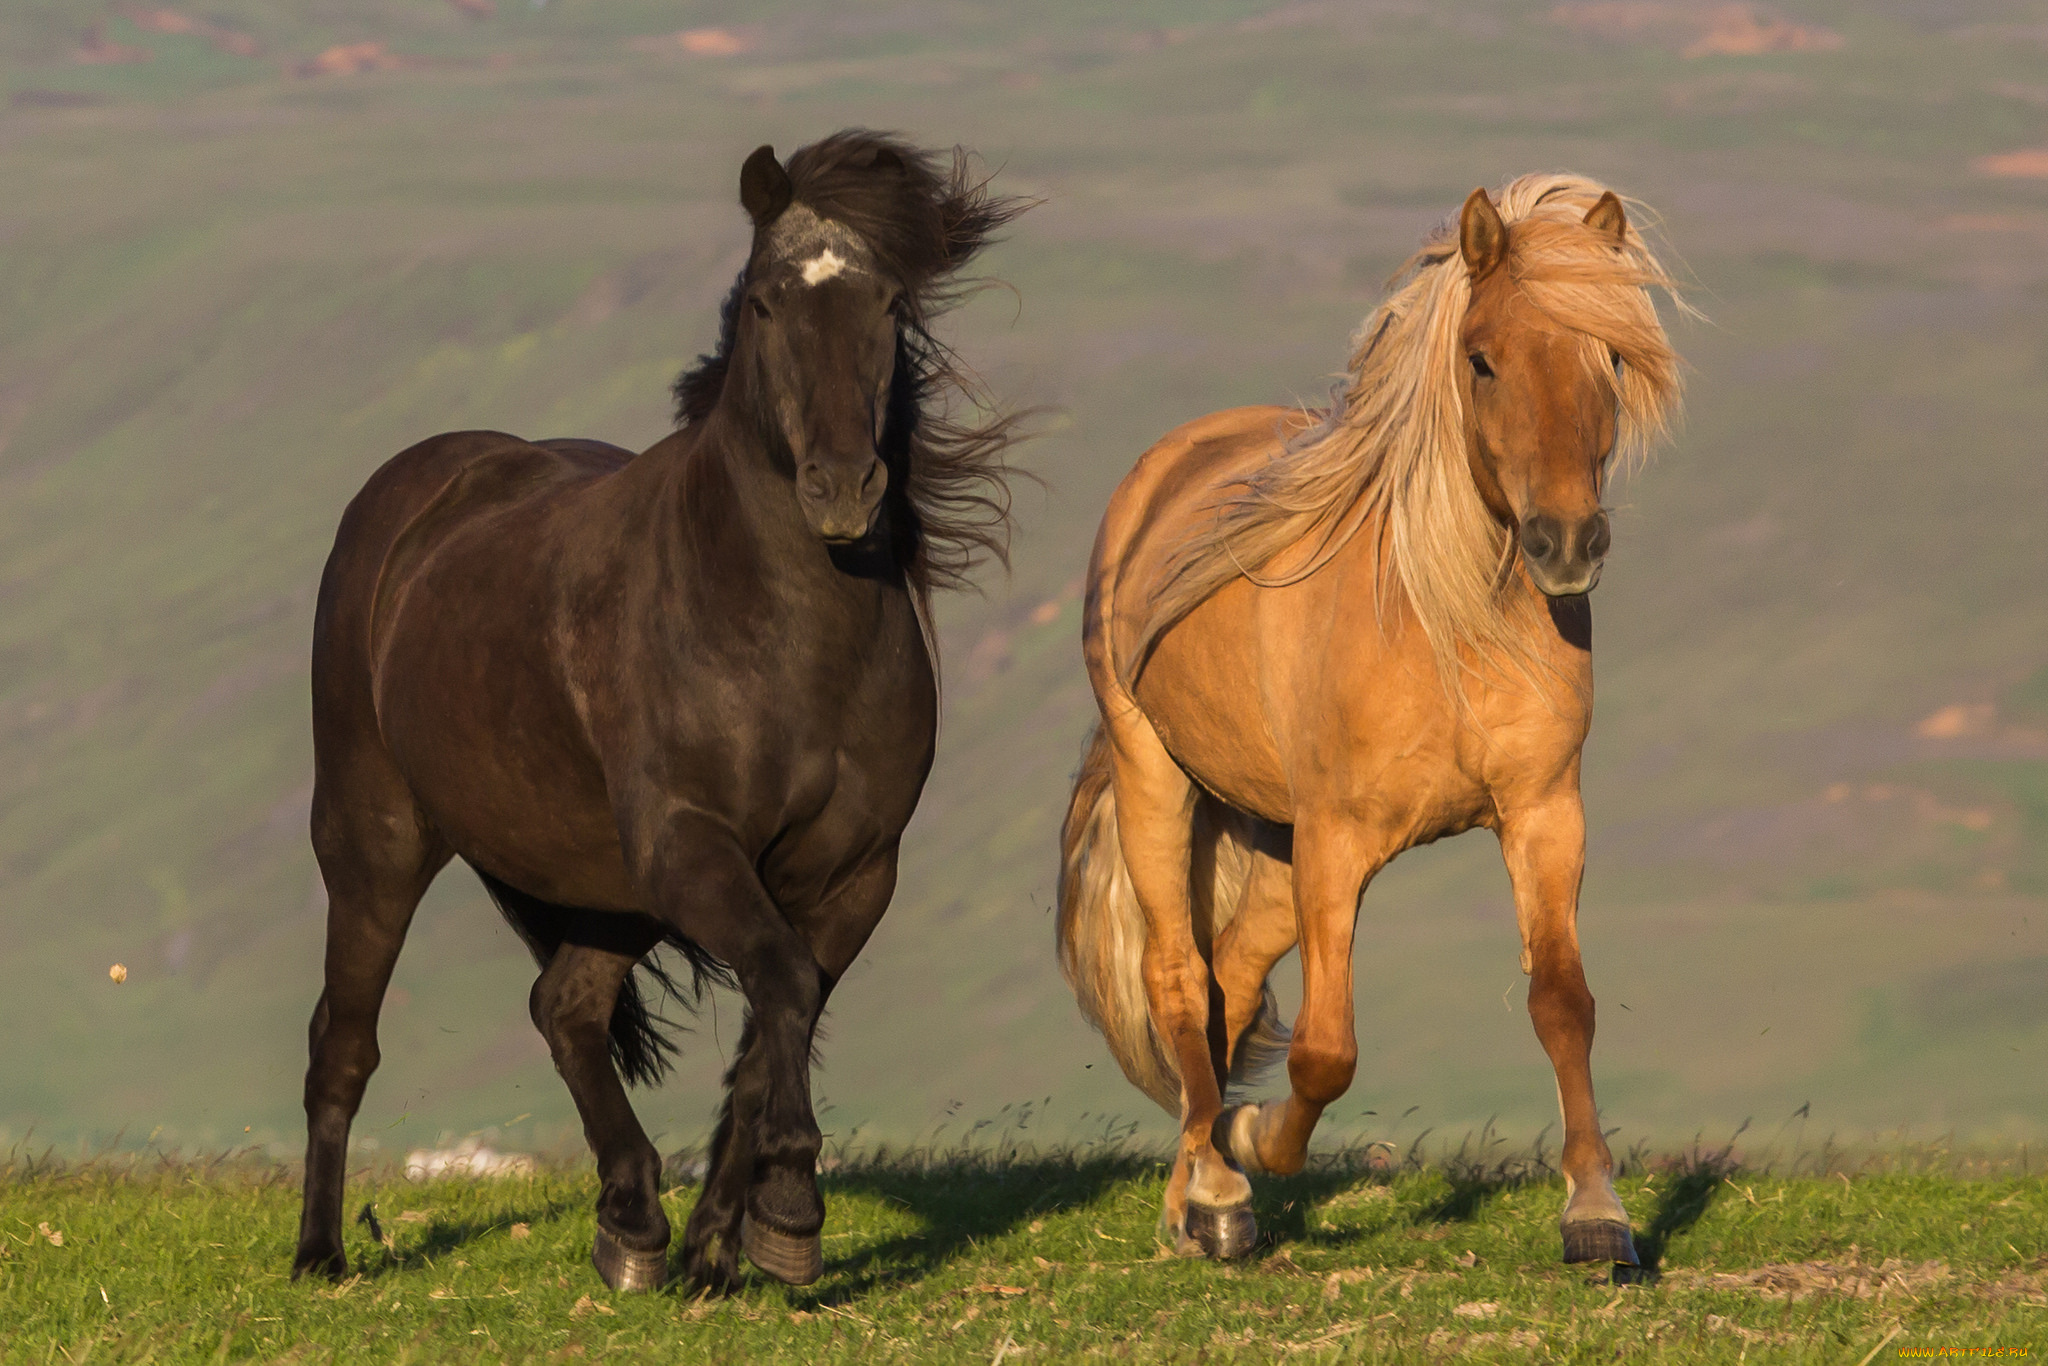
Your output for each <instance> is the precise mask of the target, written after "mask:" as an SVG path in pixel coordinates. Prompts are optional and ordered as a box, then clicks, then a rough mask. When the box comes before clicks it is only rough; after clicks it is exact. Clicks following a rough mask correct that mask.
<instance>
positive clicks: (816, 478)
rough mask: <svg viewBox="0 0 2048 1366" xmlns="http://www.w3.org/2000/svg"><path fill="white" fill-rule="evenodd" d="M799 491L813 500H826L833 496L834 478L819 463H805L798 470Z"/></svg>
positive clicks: (797, 482)
mask: <svg viewBox="0 0 2048 1366" xmlns="http://www.w3.org/2000/svg"><path fill="white" fill-rule="evenodd" d="M796 487H797V492H799V493H801V494H802V495H803V496H804V497H806V498H809V499H811V500H812V501H813V502H819V503H822V502H825V501H827V500H828V499H830V498H831V497H832V478H831V476H830V475H828V474H826V473H825V467H824V466H823V465H819V464H815V463H813V464H809V465H805V466H804V467H803V468H802V469H800V470H798V471H797V472H796Z"/></svg>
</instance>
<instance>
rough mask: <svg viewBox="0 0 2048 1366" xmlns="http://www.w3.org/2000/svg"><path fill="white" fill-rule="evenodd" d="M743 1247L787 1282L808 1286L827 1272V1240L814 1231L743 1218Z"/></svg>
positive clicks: (764, 1268)
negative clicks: (788, 1229) (783, 1228)
mask: <svg viewBox="0 0 2048 1366" xmlns="http://www.w3.org/2000/svg"><path fill="white" fill-rule="evenodd" d="M740 1250H741V1251H742V1252H744V1253H746V1254H747V1260H748V1261H750V1262H752V1263H753V1264H754V1265H755V1266H757V1267H759V1268H760V1269H761V1270H762V1271H763V1272H765V1273H766V1274H768V1275H770V1276H773V1277H774V1278H775V1279H776V1280H778V1281H781V1282H782V1283H783V1284H784V1285H809V1284H810V1283H811V1282H812V1281H815V1280H817V1279H818V1277H820V1276H822V1275H824V1274H825V1243H824V1240H823V1239H822V1238H820V1237H819V1236H818V1235H817V1234H815V1233H784V1232H782V1231H781V1230H780V1229H774V1228H770V1227H768V1225H766V1224H763V1223H758V1222H756V1221H755V1219H754V1216H753V1215H751V1214H747V1215H742V1216H741V1217H740Z"/></svg>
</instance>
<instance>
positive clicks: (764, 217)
mask: <svg viewBox="0 0 2048 1366" xmlns="http://www.w3.org/2000/svg"><path fill="white" fill-rule="evenodd" d="M795 195H796V190H795V188H794V187H793V186H791V185H790V183H789V173H788V172H787V171H785V170H783V169H782V163H781V162H779V161H777V160H776V159H775V149H774V148H773V147H768V146H765V145H764V146H761V147H756V148H755V149H754V154H753V155H752V156H750V157H748V158H747V164H746V165H744V166H742V167H740V207H741V208H743V209H745V210H746V211H747V217H749V218H751V219H753V220H754V226H755V227H756V228H765V227H767V226H768V225H769V224H770V223H773V222H774V221H775V220H776V219H777V218H778V217H780V216H781V214H782V211H783V210H784V209H786V208H788V207H789V201H790V200H791V199H792V198H794V197H795Z"/></svg>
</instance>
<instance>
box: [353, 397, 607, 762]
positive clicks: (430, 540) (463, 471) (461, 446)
mask: <svg viewBox="0 0 2048 1366" xmlns="http://www.w3.org/2000/svg"><path fill="white" fill-rule="evenodd" d="M632 458H633V457H632V452H630V451H626V450H622V449H621V448H619V447H617V446H610V445H607V444H606V443H604V442H600V441H587V440H580V439H574V438H571V439H564V440H552V441H545V442H539V443H535V442H530V441H525V440H522V439H521V438H519V437H516V436H511V435H508V434H507V433H504V432H491V431H472V432H448V433H444V434H443V435H440V436H435V437H429V438H428V439H427V440H425V441H422V442H420V443H419V444H418V445H415V446H411V447H408V448H407V449H406V450H403V451H401V452H399V453H398V454H397V455H395V456H393V457H392V458H391V459H390V460H388V461H386V462H385V463H384V464H383V465H382V466H381V467H380V468H379V469H378V470H377V472H376V473H375V474H373V475H371V476H370V478H369V479H368V480H367V481H366V482H365V483H364V485H363V487H362V489H361V491H360V492H358V493H357V494H356V496H355V498H354V499H352V500H351V501H350V503H349V505H348V508H347V510H346V511H345V512H343V514H342V518H341V525H340V527H339V528H338V529H337V531H336V532H335V538H334V548H333V550H332V551H331V552H330V553H329V555H328V560H327V568H326V571H325V573H324V574H323V575H322V576H321V581H320V597H319V604H318V607H317V609H316V613H315V625H314V641H313V690H314V702H315V714H316V718H315V721H316V735H317V733H318V730H319V718H320V714H321V713H323V712H326V713H329V714H334V713H337V712H346V711H350V710H357V709H361V710H362V711H363V715H362V716H360V717H359V718H358V719H360V720H368V721H370V722H371V724H373V725H374V705H373V704H372V702H371V700H370V692H371V675H372V673H373V671H374V665H375V660H376V659H377V657H378V652H379V642H380V641H381V640H383V639H384V638H386V636H387V635H388V628H389V625H390V622H391V621H392V619H393V617H394V615H395V613H396V612H397V610H398V609H399V608H400V606H401V605H402V602H403V598H404V594H405V590H406V588H407V587H408V586H409V585H410V583H411V582H412V580H413V579H414V578H415V577H416V576H417V574H418V571H419V569H420V568H421V567H422V566H423V565H424V564H425V563H426V562H427V560H429V559H430V558H431V557H432V553H433V551H434V549H435V548H436V547H437V546H438V545H440V544H441V543H442V542H443V541H445V540H446V538H447V537H448V535H449V534H450V533H452V532H453V531H455V530H457V529H459V528H460V527H463V526H466V525H468V524H470V523H472V522H474V521H475V520H476V519H477V518H479V517H482V516H486V515H488V514H489V513H490V512H491V511H492V510H493V509H496V508H500V507H504V506H506V505H509V504H511V503H514V502H518V501H521V500H523V499H525V498H528V497H531V496H533V495H535V494H537V493H541V492H544V491H546V490H547V489H549V488H551V487H557V486H564V487H565V486H568V485H570V484H574V483H579V482H582V481H585V480H588V479H591V478H595V477H597V476H599V475H601V474H605V473H609V472H610V471H612V470H615V469H617V468H619V467H620V466H621V465H623V464H625V463H626V462H627V461H629V460H631V459H632ZM323 704H325V705H323Z"/></svg>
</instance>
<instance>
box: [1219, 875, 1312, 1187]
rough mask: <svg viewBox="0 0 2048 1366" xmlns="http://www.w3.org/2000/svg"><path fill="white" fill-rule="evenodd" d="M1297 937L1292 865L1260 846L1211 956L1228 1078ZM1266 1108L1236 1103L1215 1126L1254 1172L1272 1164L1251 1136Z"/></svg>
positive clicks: (1245, 1166) (1230, 1150)
mask: <svg viewBox="0 0 2048 1366" xmlns="http://www.w3.org/2000/svg"><path fill="white" fill-rule="evenodd" d="M1298 939H1299V935H1298V933H1297V929H1296V924H1295V916H1294V876H1293V870H1292V868H1291V867H1290V866H1289V865H1288V864H1287V863H1286V862H1284V861H1282V860H1281V859H1279V858H1275V857H1273V856H1272V855H1270V854H1268V853H1266V852H1264V851H1255V852H1254V853H1253V855H1252V864H1251V872H1250V876H1249V877H1248V878H1247V879H1246V880H1245V887H1244V895H1243V897H1242V899H1241V900H1240V901H1239V903H1238V907H1237V914H1236V915H1235V916H1234V917H1233V918H1232V919H1231V921H1230V923H1229V925H1227V926H1225V927H1224V930H1223V932H1222V933H1221V934H1220V935H1218V936H1217V937H1216V944H1215V948H1214V951H1213V953H1212V954H1211V958H1210V961H1211V966H1212V969H1213V971H1214V973H1215V977H1216V985H1217V987H1218V988H1219V989H1220V990H1221V991H1222V993H1223V1018H1224V1027H1223V1033H1224V1038H1225V1040H1226V1041H1227V1050H1228V1051H1227V1052H1226V1053H1225V1055H1224V1058H1223V1075H1224V1077H1225V1079H1226V1080H1227V1079H1228V1077H1229V1075H1230V1074H1231V1073H1232V1072H1233V1071H1235V1070H1236V1069H1237V1067H1238V1066H1239V1064H1240V1063H1241V1061H1242V1059H1241V1058H1240V1056H1239V1055H1240V1053H1241V1052H1242V1050H1243V1049H1244V1047H1245V1045H1246V1034H1247V1032H1248V1031H1249V1030H1250V1028H1251V1025H1252V1022H1253V1020H1254V1019H1256V1018H1257V1016H1258V1013H1259V1007H1260V1005H1261V1004H1262V1003H1263V1002H1264V1000H1265V996H1266V979H1267V978H1268V977H1269V976H1271V975H1272V972H1273V965H1274V964H1275V963H1278V962H1279V961H1280V960H1281V958H1283V957H1285V956H1286V954H1287V951H1288V950H1289V949H1291V948H1293V947H1294V946H1295V943H1296V942H1297V940H1298ZM1270 1104H1273V1105H1278V1104H1280V1102H1270ZM1262 1112H1263V1110H1262V1107H1261V1106H1260V1105H1259V1104H1258V1103H1257V1102H1250V1103H1247V1104H1243V1105H1233V1106H1231V1107H1230V1108H1229V1109H1227V1110H1225V1111H1224V1112H1223V1114H1222V1117H1221V1118H1220V1119H1219V1120H1218V1121H1217V1126H1216V1127H1217V1143H1218V1146H1219V1147H1223V1148H1224V1149H1225V1151H1227V1152H1228V1153H1229V1154H1230V1155H1231V1156H1232V1157H1233V1158H1235V1159H1236V1160H1237V1164H1238V1165H1239V1166H1240V1167H1242V1168H1243V1169H1244V1170H1245V1171H1247V1172H1250V1173H1258V1172H1263V1171H1268V1170H1270V1168H1268V1167H1267V1166H1266V1164H1265V1161H1264V1159H1263V1158H1262V1157H1261V1156H1260V1155H1259V1153H1258V1150H1257V1148H1256V1146H1255V1145H1254V1144H1253V1143H1252V1142H1251V1141H1250V1135H1251V1132H1252V1129H1253V1126H1254V1125H1256V1123H1257V1122H1258V1118H1259V1116H1260V1114H1261V1113H1262Z"/></svg>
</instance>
